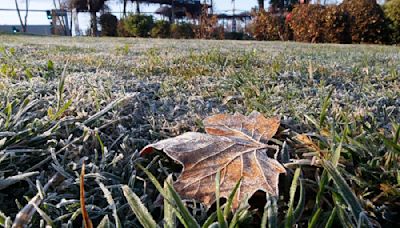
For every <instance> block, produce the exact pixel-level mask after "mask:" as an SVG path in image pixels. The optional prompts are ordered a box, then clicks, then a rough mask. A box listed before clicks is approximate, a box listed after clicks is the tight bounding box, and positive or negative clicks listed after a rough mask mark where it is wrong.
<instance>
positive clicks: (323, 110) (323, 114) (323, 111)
mask: <svg viewBox="0 0 400 228" xmlns="http://www.w3.org/2000/svg"><path fill="white" fill-rule="evenodd" d="M333 90H334V88H332V89H331V90H330V91H329V93H328V96H326V97H325V99H324V102H323V103H322V108H321V114H320V117H319V127H320V128H322V127H323V125H324V123H325V119H326V115H327V113H328V107H329V105H330V104H331V102H330V99H331V96H332V93H333Z"/></svg>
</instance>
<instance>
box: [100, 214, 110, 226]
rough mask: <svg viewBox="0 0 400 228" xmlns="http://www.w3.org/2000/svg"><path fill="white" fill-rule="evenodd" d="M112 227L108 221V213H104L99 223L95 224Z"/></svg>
mask: <svg viewBox="0 0 400 228" xmlns="http://www.w3.org/2000/svg"><path fill="white" fill-rule="evenodd" d="M111 227H113V226H112V225H111V223H110V219H109V218H108V215H105V216H104V217H103V219H101V221H100V223H99V225H97V228H111Z"/></svg>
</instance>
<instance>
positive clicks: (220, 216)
mask: <svg viewBox="0 0 400 228" xmlns="http://www.w3.org/2000/svg"><path fill="white" fill-rule="evenodd" d="M220 183H221V170H218V172H217V175H216V177H215V198H216V199H215V200H216V203H217V217H218V224H219V227H221V228H226V227H227V224H226V221H225V218H224V214H223V213H222V209H221V204H220V200H219V197H220V189H219V188H220Z"/></svg>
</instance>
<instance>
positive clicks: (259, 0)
mask: <svg viewBox="0 0 400 228" xmlns="http://www.w3.org/2000/svg"><path fill="white" fill-rule="evenodd" d="M258 8H259V9H260V10H263V9H264V0H258Z"/></svg>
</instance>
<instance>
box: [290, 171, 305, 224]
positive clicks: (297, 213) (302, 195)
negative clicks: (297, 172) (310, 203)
mask: <svg viewBox="0 0 400 228" xmlns="http://www.w3.org/2000/svg"><path fill="white" fill-rule="evenodd" d="M299 183H300V198H299V200H298V202H297V206H296V209H295V210H294V212H293V216H294V218H295V221H298V220H299V219H300V216H301V215H302V213H303V211H304V206H305V202H306V191H305V189H304V183H303V179H301V178H300V179H299Z"/></svg>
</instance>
